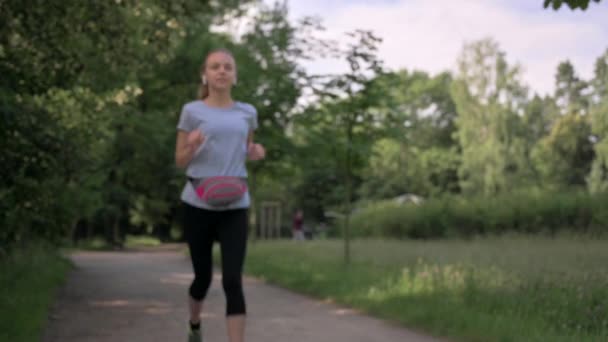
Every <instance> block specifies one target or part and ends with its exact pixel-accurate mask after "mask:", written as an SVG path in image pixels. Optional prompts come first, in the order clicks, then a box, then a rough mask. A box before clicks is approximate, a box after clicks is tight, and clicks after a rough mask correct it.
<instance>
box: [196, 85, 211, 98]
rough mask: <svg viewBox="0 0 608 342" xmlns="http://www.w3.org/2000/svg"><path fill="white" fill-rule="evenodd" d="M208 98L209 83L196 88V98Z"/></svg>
mask: <svg viewBox="0 0 608 342" xmlns="http://www.w3.org/2000/svg"><path fill="white" fill-rule="evenodd" d="M208 96H209V83H205V84H203V83H202V82H201V85H200V86H199V87H198V98H199V99H201V100H204V99H206V98H207V97H208Z"/></svg>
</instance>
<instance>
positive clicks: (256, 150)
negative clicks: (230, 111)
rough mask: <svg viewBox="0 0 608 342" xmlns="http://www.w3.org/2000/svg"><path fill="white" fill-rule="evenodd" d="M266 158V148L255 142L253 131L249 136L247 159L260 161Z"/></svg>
mask: <svg viewBox="0 0 608 342" xmlns="http://www.w3.org/2000/svg"><path fill="white" fill-rule="evenodd" d="M265 157H266V150H265V149H264V146H262V145H260V144H256V143H254V142H253V131H250V132H249V135H248V136H247V158H248V159H249V160H260V159H264V158H265Z"/></svg>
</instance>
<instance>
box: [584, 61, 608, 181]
mask: <svg viewBox="0 0 608 342" xmlns="http://www.w3.org/2000/svg"><path fill="white" fill-rule="evenodd" d="M592 85H593V89H594V92H593V93H594V97H595V99H596V101H595V102H594V103H593V105H592V106H591V129H592V132H593V134H594V139H595V145H594V152H595V159H594V161H593V165H592V168H591V173H590V175H589V179H588V184H589V190H591V191H592V192H602V191H608V51H606V52H605V53H604V54H603V55H602V56H600V57H599V58H598V59H597V61H596V63H595V77H594V79H593V82H592Z"/></svg>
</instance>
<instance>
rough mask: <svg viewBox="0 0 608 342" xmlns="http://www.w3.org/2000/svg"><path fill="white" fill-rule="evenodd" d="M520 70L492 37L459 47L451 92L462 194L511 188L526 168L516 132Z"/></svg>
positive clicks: (523, 90)
mask: <svg viewBox="0 0 608 342" xmlns="http://www.w3.org/2000/svg"><path fill="white" fill-rule="evenodd" d="M520 74H521V72H520V69H519V67H511V66H509V65H508V64H507V62H506V59H505V54H504V52H502V51H500V49H499V47H498V44H497V43H496V42H494V41H492V40H489V39H486V40H482V41H478V42H475V43H471V44H467V45H465V47H464V49H463V52H462V54H461V56H460V59H459V74H458V76H457V78H456V81H455V82H454V84H453V86H452V96H453V98H454V102H455V103H456V108H457V112H458V117H457V118H456V125H457V127H458V133H457V135H458V141H459V143H460V147H461V149H462V160H461V164H460V165H461V166H460V170H459V178H460V182H461V187H462V189H463V191H464V192H467V193H484V194H488V195H490V194H496V193H498V192H500V191H503V190H506V189H508V188H512V187H513V186H514V185H516V184H517V180H518V175H520V174H521V172H522V169H524V168H525V166H526V163H525V161H524V144H525V142H524V140H523V138H522V137H520V136H518V135H517V132H518V131H519V130H518V127H519V126H520V125H521V123H520V117H519V116H518V113H520V112H521V111H523V107H524V105H525V103H526V94H527V91H526V88H525V87H524V86H522V85H521V83H520V80H519V77H520Z"/></svg>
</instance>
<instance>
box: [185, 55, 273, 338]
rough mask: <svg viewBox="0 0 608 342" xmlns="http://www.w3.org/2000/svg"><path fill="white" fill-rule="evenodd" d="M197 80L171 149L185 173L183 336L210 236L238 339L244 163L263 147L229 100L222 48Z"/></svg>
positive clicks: (195, 334)
mask: <svg viewBox="0 0 608 342" xmlns="http://www.w3.org/2000/svg"><path fill="white" fill-rule="evenodd" d="M200 77H201V92H200V98H199V99H198V100H195V101H191V102H189V103H186V104H185V105H184V106H183V107H182V111H181V114H180V118H179V123H178V124H177V129H178V132H177V144H176V150H175V161H176V164H177V166H178V167H181V168H185V169H186V175H187V176H188V181H187V183H186V184H185V187H184V189H183V191H182V193H181V200H182V202H183V203H184V233H185V237H186V240H187V242H188V248H189V250H190V257H191V260H192V266H193V269H194V280H193V281H192V284H191V286H190V288H189V291H188V292H189V295H190V296H189V301H190V322H189V323H190V324H189V325H190V329H189V334H188V341H189V342H200V341H202V336H203V333H202V329H201V322H200V316H201V315H200V314H201V311H202V308H203V301H204V299H205V297H206V295H207V291H208V289H209V286H210V284H211V280H212V271H213V263H212V260H211V259H212V246H213V243H214V242H215V241H218V242H219V244H220V247H221V258H222V263H221V264H222V286H223V289H224V293H225V296H226V325H227V333H228V339H229V341H230V342H243V341H244V334H245V315H246V308H245V297H244V294H243V285H242V272H243V263H244V259H245V250H246V246H247V231H248V208H249V206H250V197H249V191H248V187H247V169H246V166H245V162H246V160H247V159H249V160H260V159H263V158H264V156H265V150H264V147H263V146H262V145H259V144H255V143H254V142H253V131H254V130H255V129H256V128H257V127H258V120H257V112H256V109H255V108H254V107H253V106H252V105H250V104H247V103H242V102H237V101H234V100H233V99H232V96H231V89H232V87H233V86H234V85H235V84H236V83H237V77H236V64H235V60H234V57H233V56H232V54H231V53H230V52H229V51H227V50H224V49H218V50H213V51H211V52H210V53H209V54H208V55H207V56H206V57H205V60H204V61H203V64H202V66H201V71H200Z"/></svg>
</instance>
